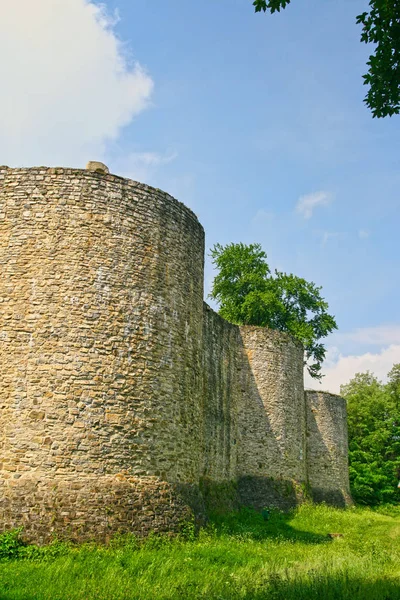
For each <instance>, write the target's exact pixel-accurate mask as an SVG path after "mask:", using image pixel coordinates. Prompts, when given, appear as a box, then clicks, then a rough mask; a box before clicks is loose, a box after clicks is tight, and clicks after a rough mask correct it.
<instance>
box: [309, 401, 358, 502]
mask: <svg viewBox="0 0 400 600" xmlns="http://www.w3.org/2000/svg"><path fill="white" fill-rule="evenodd" d="M305 397H306V409H307V472H308V481H309V486H310V491H311V495H312V498H313V500H314V501H315V502H322V501H325V502H328V503H329V504H335V505H337V506H345V505H346V504H350V503H351V496H350V488H349V467H348V440H347V411H346V401H345V400H344V399H343V398H341V397H340V396H337V395H336V394H330V393H328V392H315V391H309V390H307V391H306V392H305Z"/></svg>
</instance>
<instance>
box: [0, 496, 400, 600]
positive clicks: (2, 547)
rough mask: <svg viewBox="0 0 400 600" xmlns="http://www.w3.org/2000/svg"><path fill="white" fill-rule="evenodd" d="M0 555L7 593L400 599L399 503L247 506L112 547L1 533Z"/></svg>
mask: <svg viewBox="0 0 400 600" xmlns="http://www.w3.org/2000/svg"><path fill="white" fill-rule="evenodd" d="M329 533H340V534H342V535H343V537H338V538H334V539H331V538H330V537H329V536H328V534H329ZM0 555H2V556H3V558H2V560H1V562H0V599H1V600H11V599H12V600H17V599H18V600H44V599H48V600H76V599H80V600H81V599H82V600H91V599H93V600H102V599H104V600H105V599H107V600H114V599H115V600H120V599H126V600H128V599H129V600H158V599H160V600H161V599H162V600H167V599H168V600H175V599H178V598H179V599H192V598H193V599H196V598H204V599H208V600H236V599H241V600H264V599H267V598H268V599H275V600H278V599H279V600H281V599H282V600H292V599H293V600H302V599H307V600H309V599H313V598H315V599H319V600H333V599H335V600H336V599H337V600H339V599H340V600H343V599H348V600H358V599H360V600H396V599H399V600H400V508H392V509H386V510H385V509H381V510H378V511H372V510H369V509H360V508H356V509H348V510H338V509H333V508H329V507H326V506H311V505H305V506H302V507H301V508H300V509H298V510H296V511H295V512H293V513H291V514H288V515H287V514H286V515H284V514H282V513H279V512H276V513H272V514H271V515H270V518H269V520H267V521H264V519H263V517H262V516H261V515H259V514H256V513H254V512H252V511H242V512H241V513H239V514H232V515H229V516H227V517H224V518H214V519H213V521H212V522H211V524H210V525H209V527H208V528H207V529H205V530H202V531H201V532H200V533H199V535H197V536H195V535H194V533H193V532H192V531H191V530H190V528H189V529H188V531H187V533H186V536H185V539H184V538H180V539H174V540H168V539H163V538H160V537H153V538H150V539H148V540H147V541H146V542H138V541H137V540H135V539H134V538H125V539H116V540H114V542H113V543H112V544H111V546H109V547H96V546H94V545H83V546H80V547H68V546H66V545H63V544H61V543H54V544H52V545H50V546H48V547H46V548H41V549H38V548H35V547H25V548H24V547H20V546H18V545H17V544H16V542H15V537H14V538H13V537H10V536H8V537H7V536H3V537H2V539H0ZM7 556H13V557H14V558H11V559H10V558H7Z"/></svg>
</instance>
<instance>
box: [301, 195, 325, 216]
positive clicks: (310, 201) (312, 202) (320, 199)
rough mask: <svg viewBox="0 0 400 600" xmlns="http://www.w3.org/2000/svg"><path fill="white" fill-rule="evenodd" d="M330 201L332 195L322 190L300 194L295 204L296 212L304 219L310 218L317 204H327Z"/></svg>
mask: <svg viewBox="0 0 400 600" xmlns="http://www.w3.org/2000/svg"><path fill="white" fill-rule="evenodd" d="M331 201H332V195H331V194H330V193H328V192H323V191H321V192H314V193H313V194H307V195H306V196H300V198H299V200H298V202H297V204H296V212H298V213H299V214H301V215H302V216H303V217H304V218H305V219H310V218H311V217H312V214H313V211H314V209H315V208H317V206H327V205H328V204H329V203H330V202H331Z"/></svg>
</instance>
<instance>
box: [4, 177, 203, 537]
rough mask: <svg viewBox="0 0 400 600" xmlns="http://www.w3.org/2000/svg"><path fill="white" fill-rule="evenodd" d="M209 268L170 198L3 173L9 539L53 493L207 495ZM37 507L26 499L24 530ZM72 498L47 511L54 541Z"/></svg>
mask: <svg viewBox="0 0 400 600" xmlns="http://www.w3.org/2000/svg"><path fill="white" fill-rule="evenodd" d="M203 256H204V232H203V229H202V227H201V225H200V224H199V223H198V221H197V219H196V217H195V216H194V215H193V213H192V212H191V211H190V210H189V209H187V208H186V207H185V206H184V205H182V204H181V203H179V202H177V201H176V200H174V199H173V198H171V197H170V196H169V195H168V194H165V193H163V192H161V191H160V190H155V189H153V188H150V187H148V186H146V185H142V184H139V183H136V182H133V181H129V180H125V179H122V178H119V177H116V176H112V175H102V174H97V173H93V172H88V171H82V170H73V169H48V168H33V169H7V168H2V169H1V170H0V275H1V276H0V307H1V310H0V362H1V366H2V386H1V414H0V450H1V465H0V481H1V485H2V488H3V490H4V491H3V492H2V494H1V496H0V498H1V508H2V510H3V511H4V514H7V515H8V518H7V522H6V523H4V522H2V524H1V525H2V527H5V528H7V527H10V526H15V525H17V516H18V514H19V513H18V511H19V508H18V507H17V504H16V503H15V498H16V497H17V496H18V494H19V495H20V496H22V495H23V494H24V492H23V490H25V489H36V488H37V489H39V488H40V486H42V485H44V486H45V485H46V481H47V479H48V480H49V481H50V482H52V486H53V487H52V489H58V488H59V489H60V490H62V489H63V490H65V489H68V486H66V485H64V483H65V482H67V481H71V480H73V481H74V482H75V484H76V485H78V486H80V487H81V488H82V486H83V488H85V486H86V485H87V486H89V487H90V486H91V485H92V484H93V476H95V477H96V478H98V482H101V481H102V478H104V477H108V481H109V480H110V477H112V476H114V477H116V476H117V475H118V474H119V476H123V477H128V478H132V477H133V478H143V477H144V478H148V477H155V478H159V479H160V480H167V481H169V482H171V483H175V482H185V483H189V484H190V483H191V482H197V481H198V477H199V470H200V464H201V457H200V452H201V445H202V443H201V439H200V438H201V435H202V431H203V426H202V418H203V415H202V403H201V378H202V368H201V361H202V357H201V352H202V314H203V301H202V297H203ZM46 478H47V479H46ZM129 481H130V483H127V484H126V485H127V489H128V490H129V489H132V486H133V487H135V486H136V487H137V486H139V488H140V485H139V484H138V481H137V479H134V480H132V479H130V480H129ZM85 482H86V483H85ZM132 482H133V483H132ZM135 482H136V483H135ZM108 485H109V489H111V488H112V486H111V484H110V483H108ZM118 485H119V484H118ZM24 486H25V487H24ZM32 486H33V487H32ZM35 486H36V488H35ZM57 486H58V488H57ZM117 487H118V486H117ZM119 487H120V486H119ZM18 488H19V489H20V492H18ZM106 491H107V493H108V491H109V490H104V493H105V492H106ZM57 493H58V492H56V496H57ZM80 497H81V498H83V497H84V494H83V495H82V494H81V496H80ZM124 497H125V498H126V501H128V499H129V494H125V496H124ZM13 499H14V500H13ZM38 500H39V498H38V495H37V494H36V495H32V496H29V494H28V495H26V494H25V496H24V498H23V506H24V513H25V516H26V521H30V522H33V520H34V519H35V518H36V517H35V515H36V516H37V514H38V510H39V509H38V506H39V505H40V502H38ZM69 500H70V498H68V499H66V498H64V497H63V492H62V491H60V493H59V494H58V496H57V497H54V498H53V500H52V502H53V508H52V509H50V508H49V509H48V513H47V514H48V518H49V519H50V513H51V511H53V514H52V517H51V518H52V522H53V523H55V525H54V527H55V528H57V526H58V525H59V526H60V527H61V524H62V523H64V525H65V522H66V521H68V519H69V516H68V515H71V514H72V513H71V510H72V509H71V508H68V505H69ZM102 502H103V501H102V499H101V494H100V492H98V502H97V504H98V506H101V505H102ZM121 502H122V504H123V502H124V501H122V500H121ZM92 504H93V505H96V498H93V499H92ZM56 505H57V507H58V508H57V507H56ZM63 505H64V506H66V507H67V508H65V510H64V511H63V512H62V507H63ZM55 507H56V508H55ZM81 508H82V509H84V507H81ZM103 508H104V507H103ZM145 508H146V507H141V508H140V510H141V511H142V514H144V513H143V511H145ZM74 510H75V509H74ZM76 510H78V512H79V506H78V507H77V508H76ZM13 511H14V512H13ZM54 511H55V512H54ZM17 513H18V514H17ZM62 514H64V516H63V517H62V518H61V515H62ZM149 515H150V516H149V518H150V520H151V519H152V516H151V515H152V512H151V510H150V513H149ZM42 516H43V515H42ZM71 518H72V517H71ZM93 518H96V517H95V516H94V517H93ZM38 519H39V521H40V519H42V517H40V518H39V517H38ZM40 522H42V523H44V520H43V519H42V521H40ZM57 523H58V525H57ZM43 526H44V525H43Z"/></svg>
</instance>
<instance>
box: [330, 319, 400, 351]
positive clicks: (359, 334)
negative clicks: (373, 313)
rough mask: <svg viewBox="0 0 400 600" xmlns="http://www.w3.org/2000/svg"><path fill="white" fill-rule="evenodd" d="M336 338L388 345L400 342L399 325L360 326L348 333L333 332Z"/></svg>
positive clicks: (360, 342)
mask: <svg viewBox="0 0 400 600" xmlns="http://www.w3.org/2000/svg"><path fill="white" fill-rule="evenodd" d="M335 338H336V340H342V341H347V340H350V341H352V342H357V343H358V344H370V345H377V346H388V345H391V344H400V325H394V324H393V325H380V326H378V327H362V328H359V329H355V330H354V331H350V332H348V333H337V334H335Z"/></svg>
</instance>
